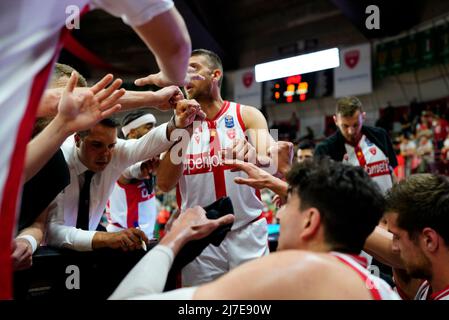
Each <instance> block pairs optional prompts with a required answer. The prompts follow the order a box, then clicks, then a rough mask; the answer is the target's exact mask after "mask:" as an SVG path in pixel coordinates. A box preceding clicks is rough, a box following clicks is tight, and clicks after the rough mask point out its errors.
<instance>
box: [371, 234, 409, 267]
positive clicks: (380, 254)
mask: <svg viewBox="0 0 449 320" xmlns="http://www.w3.org/2000/svg"><path fill="white" fill-rule="evenodd" d="M392 246H393V234H392V233H390V232H388V230H385V229H384V228H382V227H379V226H377V227H376V228H375V229H374V231H373V232H372V233H371V235H370V236H369V237H368V238H367V239H366V242H365V247H364V250H365V251H366V252H367V253H368V254H370V255H372V256H374V257H375V258H376V259H377V260H379V261H380V262H382V263H384V264H387V265H389V266H391V267H393V268H398V269H403V268H404V266H403V263H402V260H401V258H400V256H399V255H398V254H396V253H394V252H393V251H392Z"/></svg>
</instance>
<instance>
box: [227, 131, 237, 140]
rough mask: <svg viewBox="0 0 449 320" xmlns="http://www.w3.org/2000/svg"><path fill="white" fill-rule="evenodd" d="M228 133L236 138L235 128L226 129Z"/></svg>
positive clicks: (231, 137) (230, 136)
mask: <svg viewBox="0 0 449 320" xmlns="http://www.w3.org/2000/svg"><path fill="white" fill-rule="evenodd" d="M226 134H227V135H228V137H229V139H234V138H235V129H228V130H226Z"/></svg>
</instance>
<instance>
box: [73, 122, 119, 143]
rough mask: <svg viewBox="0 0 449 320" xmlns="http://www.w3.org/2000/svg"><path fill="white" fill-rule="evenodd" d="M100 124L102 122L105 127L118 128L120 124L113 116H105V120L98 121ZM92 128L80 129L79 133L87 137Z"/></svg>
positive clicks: (82, 136)
mask: <svg viewBox="0 0 449 320" xmlns="http://www.w3.org/2000/svg"><path fill="white" fill-rule="evenodd" d="M98 124H101V125H103V126H105V127H108V128H117V127H118V126H119V124H118V122H117V120H115V119H113V118H104V119H103V120H101V121H100V122H98ZM89 133H90V130H84V131H79V132H78V135H79V136H80V137H81V138H85V137H87V136H88V135H89Z"/></svg>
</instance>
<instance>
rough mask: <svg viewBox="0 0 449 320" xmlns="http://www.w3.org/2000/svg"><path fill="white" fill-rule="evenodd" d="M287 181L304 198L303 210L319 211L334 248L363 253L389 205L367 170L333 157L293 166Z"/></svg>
mask: <svg viewBox="0 0 449 320" xmlns="http://www.w3.org/2000/svg"><path fill="white" fill-rule="evenodd" d="M287 180H288V183H289V185H290V188H291V190H292V192H297V194H298V196H299V198H300V200H301V205H300V208H299V209H300V210H305V209H308V208H312V207H313V208H316V209H318V210H319V212H320V216H321V222H322V224H323V226H324V237H325V241H326V243H328V244H329V245H330V246H331V247H332V250H336V251H340V252H346V253H356V254H359V253H360V251H361V250H362V249H363V246H364V244H365V241H366V238H367V237H368V236H369V235H370V234H371V233H372V232H373V230H374V228H375V226H376V225H377V224H378V223H379V221H380V219H381V217H382V215H383V212H384V207H385V199H384V197H383V195H382V193H381V191H380V189H379V187H378V186H377V184H376V183H375V182H373V181H372V179H371V178H370V177H369V176H368V175H367V173H366V172H365V170H363V169H362V168H361V167H355V166H350V165H346V164H343V163H341V162H335V161H332V160H330V159H329V158H323V159H315V160H306V161H303V162H301V163H297V164H295V165H294V166H293V167H292V169H291V171H290V172H289V173H288V176H287Z"/></svg>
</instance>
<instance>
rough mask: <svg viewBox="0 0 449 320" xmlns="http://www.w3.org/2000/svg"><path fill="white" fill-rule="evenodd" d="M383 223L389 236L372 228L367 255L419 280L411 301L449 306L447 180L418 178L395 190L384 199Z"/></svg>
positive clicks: (442, 177)
mask: <svg viewBox="0 0 449 320" xmlns="http://www.w3.org/2000/svg"><path fill="white" fill-rule="evenodd" d="M386 219H387V224H388V230H389V231H390V232H391V233H392V234H393V236H392V237H388V234H387V235H385V232H382V230H380V229H379V228H376V230H375V232H374V233H373V234H372V235H371V236H370V237H369V238H368V240H367V243H366V247H367V249H368V250H369V251H370V252H372V253H375V254H376V257H377V256H380V257H381V258H382V259H383V260H384V261H386V263H389V264H390V265H392V266H398V267H400V268H403V269H405V271H406V272H407V274H408V275H409V276H411V277H413V278H415V279H424V281H423V282H422V284H421V286H420V287H419V289H418V292H417V293H416V296H415V299H417V300H449V268H448V265H449V227H448V226H449V179H448V178H447V177H445V176H441V175H432V174H417V175H413V176H411V177H409V178H407V179H406V180H403V181H401V182H400V183H399V184H397V185H394V186H393V188H392V189H391V191H390V192H389V193H388V195H387V212H386ZM398 258H400V259H399V261H398Z"/></svg>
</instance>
